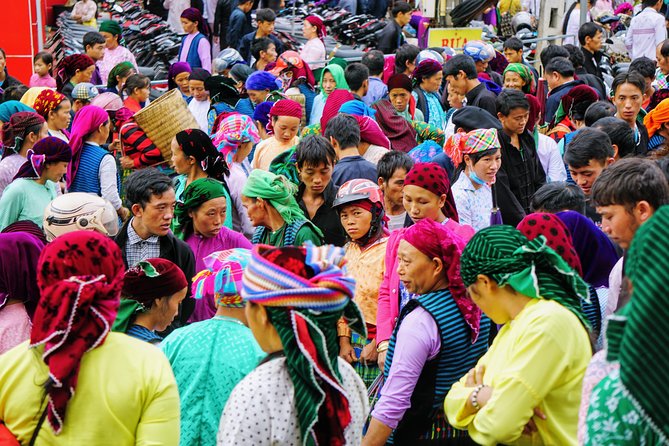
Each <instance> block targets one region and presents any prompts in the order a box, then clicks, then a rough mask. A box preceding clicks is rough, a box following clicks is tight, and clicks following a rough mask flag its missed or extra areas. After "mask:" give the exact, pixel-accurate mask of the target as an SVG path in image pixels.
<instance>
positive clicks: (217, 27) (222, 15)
mask: <svg viewBox="0 0 669 446" xmlns="http://www.w3.org/2000/svg"><path fill="white" fill-rule="evenodd" d="M231 15H232V2H231V0H218V2H217V3H216V12H215V13H214V30H213V33H214V36H215V37H218V39H219V45H220V48H221V49H225V48H227V47H228V36H227V34H228V33H227V31H228V25H229V24H230V16H231Z"/></svg>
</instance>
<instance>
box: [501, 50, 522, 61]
mask: <svg viewBox="0 0 669 446" xmlns="http://www.w3.org/2000/svg"><path fill="white" fill-rule="evenodd" d="M504 57H506V60H507V61H508V62H509V63H523V50H518V51H516V50H514V49H511V48H507V49H505V50H504Z"/></svg>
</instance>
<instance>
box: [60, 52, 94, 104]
mask: <svg viewBox="0 0 669 446" xmlns="http://www.w3.org/2000/svg"><path fill="white" fill-rule="evenodd" d="M94 70H95V61H94V60H93V59H91V58H90V57H89V56H87V55H86V54H72V55H71V56H67V57H66V58H64V59H63V60H61V61H60V63H59V64H58V69H57V70H56V81H57V84H58V88H57V90H58V91H59V92H61V93H63V94H64V95H65V96H67V97H68V98H72V90H74V86H75V85H77V84H78V83H81V82H90V81H91V77H92V76H93V71H94Z"/></svg>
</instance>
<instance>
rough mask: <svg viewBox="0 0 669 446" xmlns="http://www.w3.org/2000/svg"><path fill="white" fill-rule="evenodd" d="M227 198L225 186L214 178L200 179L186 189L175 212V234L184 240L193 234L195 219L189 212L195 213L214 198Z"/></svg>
mask: <svg viewBox="0 0 669 446" xmlns="http://www.w3.org/2000/svg"><path fill="white" fill-rule="evenodd" d="M221 197H225V198H227V194H226V190H225V185H223V183H221V182H220V181H218V180H215V179H213V178H200V179H199V180H195V181H193V182H192V183H190V184H189V185H188V187H186V189H185V190H184V193H183V195H182V196H181V201H180V202H179V203H177V207H176V209H175V210H174V217H175V219H176V225H175V228H174V232H175V233H176V235H177V237H179V238H183V237H185V236H186V235H189V234H190V233H192V232H193V218H192V217H191V216H190V215H189V211H193V210H195V209H197V208H199V207H200V206H202V205H203V204H204V203H206V202H207V201H209V200H213V199H214V198H221Z"/></svg>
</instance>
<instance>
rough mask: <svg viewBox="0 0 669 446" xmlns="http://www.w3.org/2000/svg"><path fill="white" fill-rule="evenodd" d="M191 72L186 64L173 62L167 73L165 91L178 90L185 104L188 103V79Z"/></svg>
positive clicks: (189, 97) (189, 96)
mask: <svg viewBox="0 0 669 446" xmlns="http://www.w3.org/2000/svg"><path fill="white" fill-rule="evenodd" d="M192 72H193V70H192V69H191V67H190V65H188V62H174V63H173V64H172V65H170V68H169V70H168V71H167V89H168V90H174V89H175V88H178V89H179V91H180V92H181V96H183V98H184V100H185V101H186V102H188V101H190V99H191V95H190V87H189V86H188V78H189V77H190V74H191V73H192Z"/></svg>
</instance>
